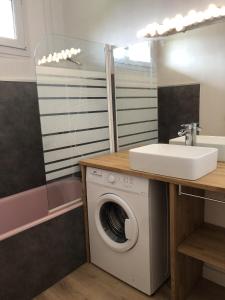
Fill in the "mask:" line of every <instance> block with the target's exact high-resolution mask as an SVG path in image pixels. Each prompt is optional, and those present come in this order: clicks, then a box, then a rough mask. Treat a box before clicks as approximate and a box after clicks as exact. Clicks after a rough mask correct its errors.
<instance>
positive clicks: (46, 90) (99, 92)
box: [38, 86, 107, 98]
mask: <svg viewBox="0 0 225 300" xmlns="http://www.w3.org/2000/svg"><path fill="white" fill-rule="evenodd" d="M106 96H107V91H106V89H105V88H83V87H61V86H60V87H59V86H38V97H39V98H43V97H44V98H46V97H47V98H48V97H49V98H52V97H96V98H97V97H106Z"/></svg>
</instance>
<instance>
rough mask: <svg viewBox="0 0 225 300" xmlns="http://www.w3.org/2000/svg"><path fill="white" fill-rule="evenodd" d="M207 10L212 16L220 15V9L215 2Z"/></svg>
mask: <svg viewBox="0 0 225 300" xmlns="http://www.w3.org/2000/svg"><path fill="white" fill-rule="evenodd" d="M207 10H208V13H209V15H210V18H217V17H219V15H220V9H219V8H218V7H217V6H216V5H215V4H210V5H209V7H208V9H207Z"/></svg>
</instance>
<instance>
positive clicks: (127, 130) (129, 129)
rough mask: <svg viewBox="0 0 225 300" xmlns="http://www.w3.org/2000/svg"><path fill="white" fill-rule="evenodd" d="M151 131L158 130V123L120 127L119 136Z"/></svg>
mask: <svg viewBox="0 0 225 300" xmlns="http://www.w3.org/2000/svg"><path fill="white" fill-rule="evenodd" d="M150 130H158V121H155V122H148V123H140V124H131V125H124V126H118V135H119V136H121V135H127V134H132V133H138V132H143V131H150Z"/></svg>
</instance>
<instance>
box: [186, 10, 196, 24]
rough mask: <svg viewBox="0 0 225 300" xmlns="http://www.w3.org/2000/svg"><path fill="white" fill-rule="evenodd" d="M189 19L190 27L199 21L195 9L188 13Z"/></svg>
mask: <svg viewBox="0 0 225 300" xmlns="http://www.w3.org/2000/svg"><path fill="white" fill-rule="evenodd" d="M188 18H189V26H190V25H193V24H195V23H196V22H197V19H198V13H197V11H195V10H194V9H192V10H190V11H189V13H188Z"/></svg>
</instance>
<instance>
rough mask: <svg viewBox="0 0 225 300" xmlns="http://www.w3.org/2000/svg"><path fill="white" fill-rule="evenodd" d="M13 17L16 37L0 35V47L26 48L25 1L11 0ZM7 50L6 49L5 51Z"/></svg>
mask: <svg viewBox="0 0 225 300" xmlns="http://www.w3.org/2000/svg"><path fill="white" fill-rule="evenodd" d="M11 1H12V9H13V17H14V27H15V33H16V38H15V39H11V38H5V37H0V48H2V49H4V48H5V49H7V48H15V49H22V50H26V48H27V47H26V43H25V35H24V23H23V7H22V5H23V3H22V0H11ZM4 52H5V51H4Z"/></svg>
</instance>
